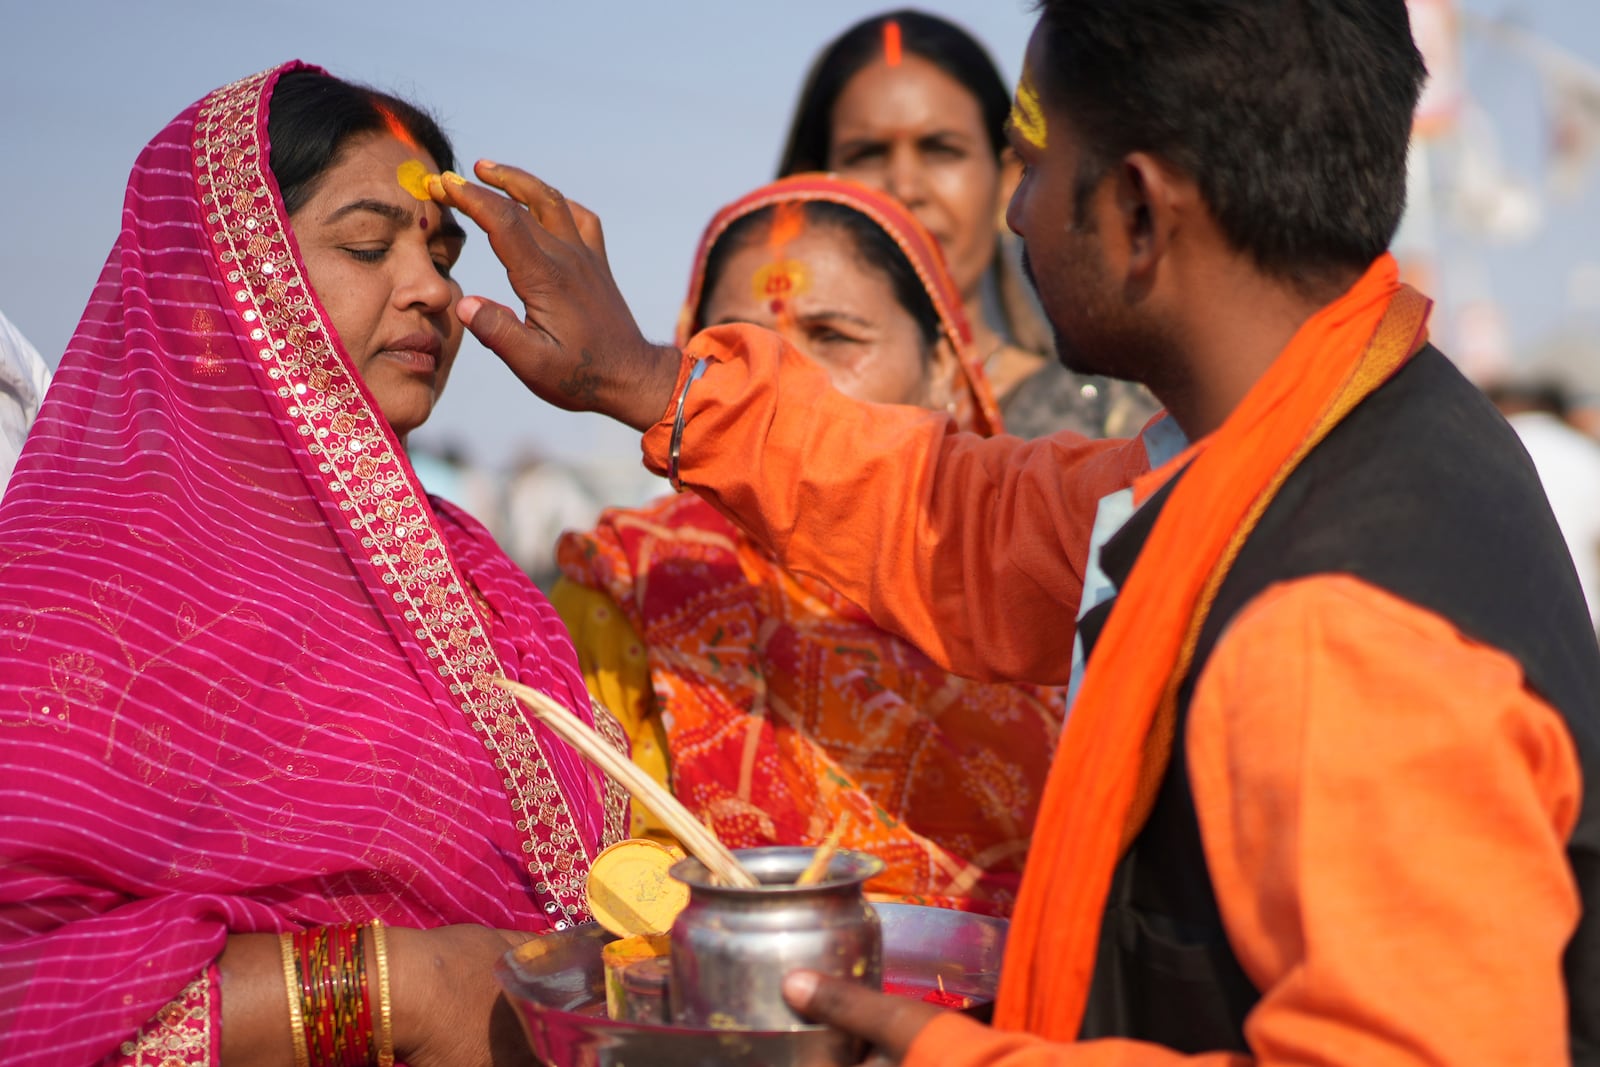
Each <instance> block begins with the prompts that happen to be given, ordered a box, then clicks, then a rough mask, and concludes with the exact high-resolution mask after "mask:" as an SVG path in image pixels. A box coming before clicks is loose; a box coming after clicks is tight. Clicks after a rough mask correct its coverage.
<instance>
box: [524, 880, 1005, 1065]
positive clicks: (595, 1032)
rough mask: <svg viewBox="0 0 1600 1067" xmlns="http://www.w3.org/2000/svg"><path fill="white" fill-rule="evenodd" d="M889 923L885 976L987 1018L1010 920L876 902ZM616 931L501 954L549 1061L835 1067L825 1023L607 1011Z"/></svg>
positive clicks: (889, 986)
mask: <svg viewBox="0 0 1600 1067" xmlns="http://www.w3.org/2000/svg"><path fill="white" fill-rule="evenodd" d="M874 907H875V908H876V909H877V912H878V918H879V920H880V921H881V922H882V925H883V983H884V988H885V989H886V990H888V991H890V992H894V993H898V994H901V995H904V996H913V997H920V996H923V995H925V994H927V993H932V992H934V991H935V990H937V989H939V988H941V986H942V988H943V989H944V991H945V992H946V993H948V994H955V995H960V996H964V997H967V998H969V999H970V1001H971V1004H970V1006H969V1007H968V1008H967V1009H966V1010H967V1011H968V1013H969V1014H973V1015H976V1016H978V1017H979V1018H983V1017H986V1015H987V1013H988V1011H989V1010H990V1008H991V1007H992V1005H993V1002H994V997H995V993H996V991H997V990H998V988H999V983H1000V961H1001V957H1002V956H1003V955H1004V953H1005V941H1006V922H1005V920H1003V919H992V918H989V917H987V916H983V915H973V914H970V913H968V912H961V911H950V910H947V909H944V908H924V907H918V906H916V905H912V904H877V905H874ZM610 940H612V936H611V935H610V934H608V933H606V931H605V930H603V929H601V928H600V926H599V925H598V924H595V923H585V924H583V925H581V926H575V927H572V928H570V929H567V930H563V931H560V932H557V933H551V934H546V935H544V936H543V937H539V938H535V939H534V940H532V941H529V942H527V943H526V944H524V945H522V946H520V947H518V948H516V949H513V950H512V951H510V952H508V953H506V954H505V956H504V957H502V958H501V960H500V962H499V964H498V965H497V966H496V968H495V972H496V977H497V978H498V979H499V981H500V985H501V987H502V988H504V989H505V991H506V997H507V999H508V1000H509V1001H510V1002H511V1005H512V1007H513V1008H514V1009H515V1010H516V1012H517V1017H518V1018H519V1019H521V1021H522V1027H523V1029H524V1031H526V1033H527V1035H528V1042H529V1044H530V1045H531V1046H532V1048H533V1052H534V1054H535V1055H536V1056H538V1057H539V1058H540V1059H541V1060H543V1061H544V1062H545V1063H547V1064H549V1065H550V1067H646V1065H653V1067H690V1065H694V1067H699V1065H701V1064H727V1065H730V1067H835V1065H840V1067H843V1065H846V1064H849V1063H851V1062H854V1061H852V1060H841V1059H840V1058H839V1049H840V1047H841V1046H840V1043H839V1041H838V1035H837V1034H835V1033H833V1032H832V1031H830V1030H829V1029H828V1028H827V1027H824V1026H803V1027H798V1028H795V1029H788V1030H710V1029H695V1028H690V1027H683V1026H668V1025H657V1024H652V1023H640V1022H622V1021H613V1020H611V1019H609V1018H607V1017H606V994H605V974H604V968H603V967H602V965H601V962H600V949H601V946H603V945H604V944H605V943H606V942H608V941H610Z"/></svg>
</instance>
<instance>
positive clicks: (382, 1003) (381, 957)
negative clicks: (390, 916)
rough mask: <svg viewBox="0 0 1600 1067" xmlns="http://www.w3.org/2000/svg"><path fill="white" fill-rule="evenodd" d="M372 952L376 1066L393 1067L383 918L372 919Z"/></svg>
mask: <svg viewBox="0 0 1600 1067" xmlns="http://www.w3.org/2000/svg"><path fill="white" fill-rule="evenodd" d="M372 953H373V955H374V956H376V957H377V959H378V1067H394V1003H393V1002H392V1001H391V1000H390V999H389V939H388V937H387V936H385V935H384V932H383V920H382V919H373V920H372Z"/></svg>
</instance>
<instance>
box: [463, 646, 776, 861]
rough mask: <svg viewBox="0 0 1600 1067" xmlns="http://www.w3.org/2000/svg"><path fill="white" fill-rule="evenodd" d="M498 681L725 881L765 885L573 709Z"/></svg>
mask: <svg viewBox="0 0 1600 1067" xmlns="http://www.w3.org/2000/svg"><path fill="white" fill-rule="evenodd" d="M495 685H498V686H499V687H500V688H501V689H504V690H506V691H507V692H509V693H510V694H512V695H513V696H515V697H516V698H517V699H518V700H520V701H522V703H524V704H526V705H527V706H528V709H529V710H530V711H532V712H533V714H534V716H535V717H536V718H538V720H539V721H540V722H542V723H544V724H545V725H547V726H549V727H550V729H552V730H554V731H555V732H556V733H557V734H558V735H560V737H561V739H562V740H563V741H566V742H567V744H569V745H571V746H572V747H573V748H575V749H577V750H578V752H579V753H580V754H581V755H582V756H583V757H584V758H585V759H587V760H588V761H589V762H591V763H593V764H594V765H595V766H597V767H599V768H600V769H601V770H602V771H605V772H606V773H607V774H609V775H610V776H611V777H612V778H614V779H616V780H617V782H619V783H620V784H621V785H622V787H623V788H624V789H626V790H627V791H628V792H629V793H631V794H632V795H633V798H634V799H635V800H637V801H638V802H639V803H641V804H643V805H644V806H645V807H647V808H649V809H650V810H651V811H653V812H654V813H655V814H656V817H657V818H659V819H660V820H661V822H662V824H663V825H665V826H666V828H667V829H668V830H669V831H671V832H672V835H673V836H674V837H676V838H677V839H678V840H679V842H681V843H682V845H683V847H684V848H685V849H687V850H688V851H689V853H690V854H691V855H693V856H694V857H695V859H697V860H699V861H700V862H701V863H703V864H705V865H706V870H708V871H710V872H711V873H712V874H713V875H715V876H716V877H717V878H719V879H720V880H721V881H722V884H723V885H730V886H740V887H743V888H746V889H755V888H757V887H758V886H760V885H761V883H760V882H759V881H757V880H756V877H755V876H754V875H753V874H751V873H750V872H749V871H747V870H745V868H744V865H743V864H741V863H740V862H739V860H738V858H737V857H736V856H734V854H733V853H732V852H730V851H729V850H728V847H727V846H726V845H724V844H723V843H722V842H721V841H719V840H717V836H716V835H715V834H713V833H712V832H711V831H710V830H709V829H707V828H706V825H705V823H703V822H701V821H700V820H699V819H697V818H695V817H694V815H693V813H691V812H690V811H689V809H688V808H686V807H684V806H683V805H682V804H681V803H680V802H679V801H678V798H677V797H675V796H673V795H672V794H671V793H669V792H667V791H666V789H664V788H662V786H661V784H660V783H659V782H657V781H656V780H655V779H654V778H651V777H650V776H649V775H648V774H646V773H645V772H644V771H643V770H641V769H640V768H639V765H638V764H636V763H634V762H633V761H632V760H631V759H629V758H628V757H627V756H624V755H623V754H622V753H620V752H618V751H617V750H616V749H615V748H612V747H611V744H610V743H609V742H607V741H606V740H605V739H604V738H602V737H601V736H600V735H599V734H597V733H595V732H594V731H593V730H592V729H590V728H589V727H588V726H586V725H584V723H583V721H582V720H580V719H579V718H577V717H576V716H575V715H573V714H572V712H570V711H568V710H567V709H566V708H564V707H562V706H561V705H560V704H558V703H556V702H555V701H554V700H551V699H550V698H549V697H547V696H545V695H544V694H543V693H541V692H539V691H538V690H537V689H533V688H530V687H529V686H526V685H522V684H520V683H518V682H513V681H511V680H510V679H509V678H496V679H495Z"/></svg>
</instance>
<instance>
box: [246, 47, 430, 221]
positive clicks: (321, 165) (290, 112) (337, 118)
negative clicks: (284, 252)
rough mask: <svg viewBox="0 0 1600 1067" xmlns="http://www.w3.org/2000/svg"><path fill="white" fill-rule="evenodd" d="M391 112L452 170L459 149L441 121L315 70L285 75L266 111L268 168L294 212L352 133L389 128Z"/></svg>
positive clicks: (397, 99) (292, 212)
mask: <svg viewBox="0 0 1600 1067" xmlns="http://www.w3.org/2000/svg"><path fill="white" fill-rule="evenodd" d="M389 116H393V118H394V120H395V121H396V122H398V123H399V124H400V125H401V127H403V128H404V130H405V132H406V133H407V134H409V135H410V136H411V138H412V139H413V140H414V141H416V142H417V143H418V144H419V145H421V146H422V148H423V149H424V150H425V151H426V152H427V153H428V154H429V155H430V156H432V157H433V161H434V162H435V163H437V164H438V165H439V169H440V170H453V169H454V168H455V165H456V157H455V151H454V150H453V149H452V148H451V147H450V139H449V138H448V137H446V136H445V135H444V131H443V130H441V129H440V128H439V124H438V123H437V122H435V121H434V120H433V119H432V118H431V117H429V116H428V115H427V114H426V113H425V112H423V111H422V110H421V109H420V108H418V107H416V106H415V105H413V104H408V103H407V102H406V101H404V100H401V99H400V98H399V97H394V96H390V95H389V94H387V93H380V92H378V91H377V90H376V89H369V88H367V87H366V86H364V85H353V84H351V83H350V82H347V81H341V80H340V79H338V78H335V77H333V76H332V75H331V74H323V73H322V72H321V71H315V70H293V71H290V72H289V73H287V74H284V75H282V76H281V77H280V78H279V79H278V82H277V85H275V86H274V87H273V90H272V106H271V109H270V111H269V113H268V115H267V140H268V142H269V143H270V144H271V146H272V158H271V161H270V166H271V167H272V174H273V177H275V178H276V179H277V180H278V189H279V190H280V191H281V192H282V193H283V203H284V207H286V208H287V209H288V211H289V213H290V214H291V215H292V214H294V213H295V212H296V211H298V210H299V209H300V207H301V205H302V204H304V203H305V202H306V201H307V200H309V199H310V198H311V195H312V193H314V192H315V191H316V185H317V180H318V179H319V178H321V177H322V175H323V173H324V172H326V171H327V169H328V168H329V167H331V166H333V164H334V162H335V161H336V160H337V159H338V158H339V152H340V151H341V150H342V149H343V148H344V145H345V142H346V141H348V140H349V139H350V138H351V137H354V136H355V135H357V134H362V133H374V132H379V131H385V130H388V129H390V122H389Z"/></svg>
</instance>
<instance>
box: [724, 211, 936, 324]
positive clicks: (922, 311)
mask: <svg viewBox="0 0 1600 1067" xmlns="http://www.w3.org/2000/svg"><path fill="white" fill-rule="evenodd" d="M801 208H802V211H803V213H804V218H805V221H806V224H807V225H809V226H814V227H817V228H830V229H834V230H838V231H840V232H842V233H844V234H845V235H846V236H848V237H849V238H850V243H851V244H852V245H854V247H855V250H856V255H857V257H859V259H860V260H861V262H862V263H864V264H865V265H866V266H868V267H870V268H872V269H873V270H876V271H879V272H880V273H882V274H883V276H884V277H885V278H887V279H888V280H889V285H890V287H891V288H892V289H893V290H894V297H895V301H896V302H897V303H899V305H900V306H901V307H903V308H905V310H906V312H907V313H908V314H909V315H910V316H911V317H912V319H913V320H915V321H916V324H917V330H918V332H919V333H921V335H922V342H923V346H924V347H925V348H926V349H927V350H928V351H929V352H931V351H932V349H933V346H934V345H936V344H938V343H939V337H940V335H941V334H942V333H943V330H944V324H943V323H942V322H941V321H940V319H939V312H938V309H937V308H935V307H934V306H933V298H932V297H931V296H929V295H928V290H927V289H925V288H923V285H922V279H921V278H919V277H918V276H917V271H916V268H914V267H913V266H912V265H911V261H910V260H909V259H907V258H906V254H905V253H904V252H902V251H901V250H900V246H899V245H897V244H895V243H894V239H893V238H892V237H890V236H889V235H888V234H887V233H885V232H884V230H883V227H881V226H879V225H878V224H877V223H876V222H873V221H872V219H871V218H869V217H868V216H866V215H863V214H862V213H861V212H859V211H857V210H855V209H854V208H850V207H846V206H845V205H843V204H836V203H834V202H833V201H831V200H805V201H801ZM775 211H776V206H775V205H768V206H767V207H764V208H761V209H760V210H758V211H752V212H751V213H750V214H748V215H742V216H740V217H739V218H738V219H736V220H734V222H733V224H732V225H730V226H729V227H728V228H727V229H726V230H724V231H722V236H720V237H718V238H717V242H716V244H714V245H712V246H711V252H710V253H709V254H708V255H707V256H706V266H705V278H704V281H703V282H702V284H701V286H700V305H699V306H698V307H696V308H695V309H694V319H695V324H696V325H698V326H704V325H705V321H706V300H707V299H709V298H710V296H711V291H712V290H713V289H715V288H716V285H717V281H718V280H719V279H720V278H721V277H722V272H723V270H724V269H726V268H727V266H728V260H729V258H730V257H732V256H733V255H734V253H736V252H738V251H740V250H742V249H744V248H746V247H748V246H749V245H750V244H751V243H753V242H754V241H756V240H758V239H759V238H760V237H761V236H762V235H763V234H765V233H766V232H767V229H768V228H769V227H770V226H771V225H772V216H773V214H774V212H775Z"/></svg>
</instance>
